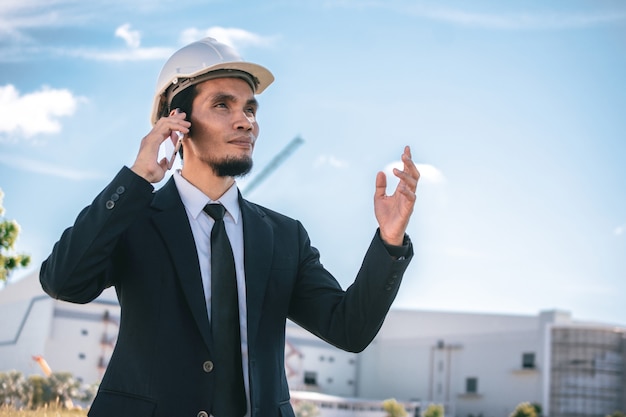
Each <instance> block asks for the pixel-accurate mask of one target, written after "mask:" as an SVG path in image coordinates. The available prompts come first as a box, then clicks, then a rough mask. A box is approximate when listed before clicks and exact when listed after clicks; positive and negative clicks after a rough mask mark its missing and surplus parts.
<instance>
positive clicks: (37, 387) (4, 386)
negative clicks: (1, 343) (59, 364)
mask: <svg viewBox="0 0 626 417" xmlns="http://www.w3.org/2000/svg"><path fill="white" fill-rule="evenodd" d="M94 395H95V388H94V386H83V385H81V383H80V382H79V381H78V380H76V379H75V378H74V377H73V376H72V374H70V373H67V372H53V373H52V374H51V375H50V376H49V377H42V376H39V375H33V376H30V377H29V378H28V379H26V378H24V376H23V375H22V373H21V372H18V371H9V372H0V407H3V406H5V407H10V408H14V409H24V408H25V409H30V410H36V409H39V408H42V407H49V406H53V407H61V408H73V407H74V403H73V401H81V402H85V403H86V402H89V401H91V400H92V399H93V397H94Z"/></svg>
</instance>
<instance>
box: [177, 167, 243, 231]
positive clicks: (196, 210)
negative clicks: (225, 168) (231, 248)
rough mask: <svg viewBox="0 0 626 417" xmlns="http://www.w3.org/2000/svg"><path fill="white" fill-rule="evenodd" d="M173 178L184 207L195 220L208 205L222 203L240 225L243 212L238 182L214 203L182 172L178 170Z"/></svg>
mask: <svg viewBox="0 0 626 417" xmlns="http://www.w3.org/2000/svg"><path fill="white" fill-rule="evenodd" d="M172 176H173V177H174V182H176V188H178V193H179V194H180V199H181V200H182V201H183V205H184V206H185V208H186V209H187V211H188V212H189V214H191V216H192V217H193V218H194V219H197V218H198V216H199V215H200V213H202V209H204V206H206V205H207V204H210V203H221V204H222V205H223V206H224V207H225V208H226V211H227V212H228V214H229V215H230V217H232V219H233V221H234V222H235V224H237V223H239V218H240V217H241V216H240V214H241V211H240V209H239V192H238V190H237V183H236V182H234V183H233V185H232V186H231V187H230V188H229V189H228V190H227V191H226V192H225V193H224V194H223V195H222V196H221V197H220V198H218V199H217V201H213V200H211V199H210V198H209V197H207V196H206V195H205V194H204V193H203V192H202V191H200V190H199V189H198V188H196V186H195V185H193V184H192V183H190V182H189V181H187V180H186V179H185V178H184V177H183V176H182V175H181V173H180V170H176V171H175V172H174V174H173V175H172Z"/></svg>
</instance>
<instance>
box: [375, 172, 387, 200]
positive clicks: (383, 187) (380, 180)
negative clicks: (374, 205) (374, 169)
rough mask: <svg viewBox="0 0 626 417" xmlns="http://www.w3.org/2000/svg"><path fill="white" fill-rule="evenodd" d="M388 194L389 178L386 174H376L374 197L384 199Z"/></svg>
mask: <svg viewBox="0 0 626 417" xmlns="http://www.w3.org/2000/svg"><path fill="white" fill-rule="evenodd" d="M386 192H387V176H386V175H385V173H384V172H382V171H378V174H376V192H375V194H374V197H384V196H385V193H386Z"/></svg>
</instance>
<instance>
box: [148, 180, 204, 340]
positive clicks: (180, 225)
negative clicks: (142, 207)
mask: <svg viewBox="0 0 626 417" xmlns="http://www.w3.org/2000/svg"><path fill="white" fill-rule="evenodd" d="M152 206H153V207H154V208H155V209H156V210H157V211H158V212H157V213H156V214H155V215H154V216H153V222H154V224H155V226H156V228H157V229H158V230H159V232H160V234H161V236H162V238H163V242H164V244H165V246H166V247H167V249H168V251H169V252H170V254H171V256H172V260H173V262H174V268H175V269H176V272H177V276H178V279H179V280H180V284H181V288H182V290H183V293H184V295H185V298H186V299H187V303H188V304H189V308H190V309H191V312H192V314H193V317H194V319H195V321H196V325H197V326H198V329H199V331H200V333H201V334H202V338H203V339H204V342H205V343H206V345H207V347H208V348H209V349H210V347H211V345H212V339H211V332H210V327H209V316H208V314H207V309H206V301H205V299H204V289H203V287H202V276H201V275H200V264H199V262H198V254H197V251H196V244H195V242H194V240H193V234H192V232H191V227H190V226H189V221H188V220H187V213H186V211H185V207H184V205H183V203H182V201H181V199H180V195H179V194H178V190H177V188H176V183H175V182H174V179H173V178H170V179H169V181H168V182H167V183H166V184H165V186H163V188H161V190H159V191H158V192H157V193H156V195H155V197H154V200H153V203H152Z"/></svg>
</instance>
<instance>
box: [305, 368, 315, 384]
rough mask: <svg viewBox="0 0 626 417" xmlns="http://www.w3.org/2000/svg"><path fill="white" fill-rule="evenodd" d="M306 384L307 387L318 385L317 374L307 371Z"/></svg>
mask: <svg viewBox="0 0 626 417" xmlns="http://www.w3.org/2000/svg"><path fill="white" fill-rule="evenodd" d="M304 384H305V385H317V372H312V371H305V372H304Z"/></svg>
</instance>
